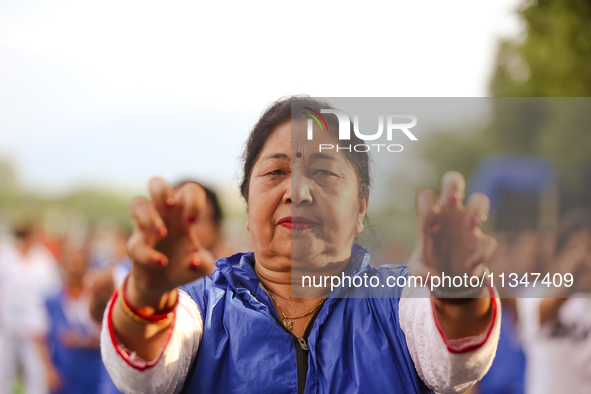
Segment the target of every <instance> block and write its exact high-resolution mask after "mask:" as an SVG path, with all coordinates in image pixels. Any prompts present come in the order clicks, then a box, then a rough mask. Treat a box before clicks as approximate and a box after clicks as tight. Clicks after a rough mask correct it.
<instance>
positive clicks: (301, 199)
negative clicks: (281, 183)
mask: <svg viewBox="0 0 591 394" xmlns="http://www.w3.org/2000/svg"><path fill="white" fill-rule="evenodd" d="M310 186H311V185H310V180H309V179H308V178H306V177H305V176H302V175H297V174H292V176H291V182H290V185H289V187H290V189H289V191H288V193H286V197H285V202H288V203H294V204H312V202H313V199H312V193H311V188H310Z"/></svg>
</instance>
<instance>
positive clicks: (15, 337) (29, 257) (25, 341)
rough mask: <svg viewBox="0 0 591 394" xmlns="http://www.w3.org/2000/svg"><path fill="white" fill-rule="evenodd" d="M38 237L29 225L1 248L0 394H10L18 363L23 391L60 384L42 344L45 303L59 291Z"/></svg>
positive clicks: (35, 391) (56, 276) (56, 273)
mask: <svg viewBox="0 0 591 394" xmlns="http://www.w3.org/2000/svg"><path fill="white" fill-rule="evenodd" d="M37 233H38V232H37V230H36V227H35V226H34V225H32V224H28V225H26V226H23V227H21V228H18V229H17V230H16V231H15V237H14V241H13V242H5V243H4V244H2V245H1V246H0V349H1V351H2V357H1V358H0V394H12V393H13V391H14V385H15V383H16V376H17V366H19V365H20V366H21V368H22V371H23V375H24V381H25V382H24V383H25V388H26V391H27V393H31V394H38V393H39V394H43V393H47V392H48V390H49V388H51V387H57V385H58V384H59V378H58V375H57V373H56V371H55V369H54V368H53V365H52V364H51V362H50V360H49V353H48V351H47V345H46V342H45V335H46V332H47V329H48V317H47V312H46V309H45V300H46V299H47V298H48V297H50V296H52V295H55V294H56V293H57V292H58V291H59V290H60V288H61V279H60V276H59V271H58V269H57V263H56V261H55V259H54V257H53V255H52V254H51V252H50V251H49V250H47V249H46V248H45V247H44V246H42V245H41V244H39V243H38V242H37Z"/></svg>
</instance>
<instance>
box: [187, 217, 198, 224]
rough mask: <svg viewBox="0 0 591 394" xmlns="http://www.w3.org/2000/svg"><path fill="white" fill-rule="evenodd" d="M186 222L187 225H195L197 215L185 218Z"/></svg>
mask: <svg viewBox="0 0 591 394" xmlns="http://www.w3.org/2000/svg"><path fill="white" fill-rule="evenodd" d="M187 220H188V221H189V223H195V222H196V221H197V215H189V216H188V217H187Z"/></svg>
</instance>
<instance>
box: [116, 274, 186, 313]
mask: <svg viewBox="0 0 591 394" xmlns="http://www.w3.org/2000/svg"><path fill="white" fill-rule="evenodd" d="M128 278H129V276H127V277H126V278H125V280H124V281H123V284H122V285H121V296H122V297H121V300H122V301H123V304H124V307H125V309H128V310H129V312H131V313H132V314H134V315H135V316H137V317H138V318H139V319H141V320H144V321H145V322H147V323H160V322H162V321H164V320H168V319H170V318H172V317H173V316H174V311H175V309H176V306H177V305H178V303H179V298H178V296H177V299H176V301H175V303H174V305H173V306H172V307H170V308H169V309H167V310H166V311H164V312H161V313H158V314H149V313H146V312H145V311H143V310H145V309H146V308H135V307H134V306H132V305H131V303H130V302H129V298H127V279H128Z"/></svg>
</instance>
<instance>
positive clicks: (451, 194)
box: [439, 171, 466, 209]
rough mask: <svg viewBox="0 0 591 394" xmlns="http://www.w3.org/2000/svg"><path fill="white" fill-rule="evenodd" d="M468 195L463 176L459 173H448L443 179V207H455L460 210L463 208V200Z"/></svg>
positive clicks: (441, 201) (440, 198)
mask: <svg viewBox="0 0 591 394" xmlns="http://www.w3.org/2000/svg"><path fill="white" fill-rule="evenodd" d="M465 193H466V180H465V179H464V177H463V175H462V174H460V173H459V172H457V171H448V172H446V173H445V174H443V177H442V178H441V196H440V197H439V204H440V205H441V206H442V207H445V206H455V207H457V208H458V209H460V208H461V207H462V200H463V199H464V195H465Z"/></svg>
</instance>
